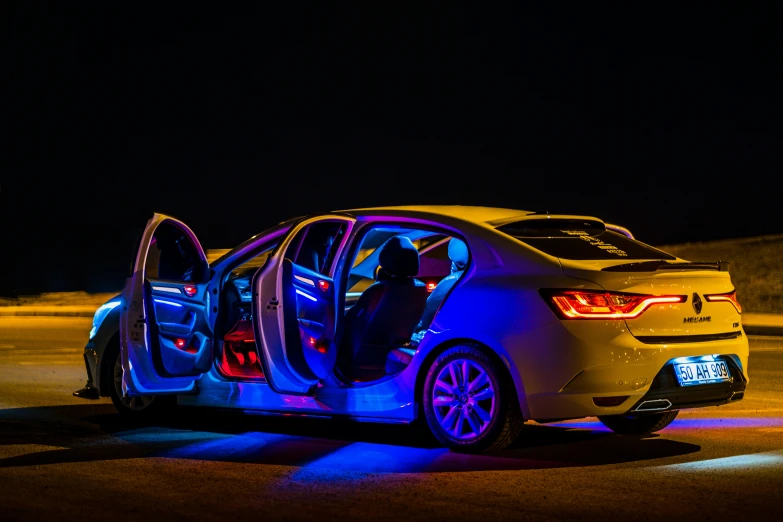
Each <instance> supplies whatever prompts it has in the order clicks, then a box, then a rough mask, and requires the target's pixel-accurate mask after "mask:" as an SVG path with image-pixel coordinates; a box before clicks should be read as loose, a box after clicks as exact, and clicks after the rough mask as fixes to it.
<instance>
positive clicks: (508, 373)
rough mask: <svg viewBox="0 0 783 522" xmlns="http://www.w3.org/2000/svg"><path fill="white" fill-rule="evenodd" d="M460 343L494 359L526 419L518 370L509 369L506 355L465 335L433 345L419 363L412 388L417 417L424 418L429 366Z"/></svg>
mask: <svg viewBox="0 0 783 522" xmlns="http://www.w3.org/2000/svg"><path fill="white" fill-rule="evenodd" d="M460 345H469V346H472V347H474V348H477V349H479V350H481V351H482V352H484V353H485V354H486V355H487V356H488V357H489V358H490V359H492V360H493V361H495V363H497V365H498V367H500V368H502V370H501V371H502V375H501V378H503V379H507V380H508V382H509V383H510V384H511V386H513V388H514V390H515V391H516V397H514V399H515V400H516V401H517V405H518V406H519V411H520V412H521V413H522V416H523V418H525V419H528V418H529V409H528V407H527V401H526V400H524V396H525V389H524V385H523V384H522V381H521V380H520V378H519V374H518V372H514V371H513V370H512V369H511V362H510V360H509V358H508V357H507V356H504V355H502V354H500V353H498V352H497V351H496V350H494V349H493V348H492V347H490V346H489V345H487V344H486V343H483V342H481V341H478V340H476V339H471V338H467V337H458V338H453V339H448V340H446V341H443V342H442V343H440V344H438V345H436V346H434V347H433V348H432V349H431V350H430V351H429V352H428V353H427V355H426V356H425V358H424V360H423V361H422V362H421V365H419V369H418V373H417V374H416V384H415V388H414V393H415V400H416V403H417V405H418V406H417V408H416V414H417V416H418V418H422V419H423V418H424V412H423V409H424V381H425V380H426V379H427V372H429V369H430V367H431V366H432V364H433V363H434V362H435V359H437V358H438V356H439V355H440V354H442V353H443V352H445V351H446V350H448V349H449V348H453V347H454V346H460ZM515 373H516V377H515V376H514V374H515Z"/></svg>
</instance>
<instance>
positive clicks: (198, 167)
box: [0, 3, 783, 297]
mask: <svg viewBox="0 0 783 522" xmlns="http://www.w3.org/2000/svg"><path fill="white" fill-rule="evenodd" d="M764 7H765V9H766V10H765V9H757V10H755V11H753V10H748V9H743V10H740V9H739V8H737V7H733V8H732V9H725V8H724V9H719V8H718V7H715V6H713V7H712V8H711V10H710V11H709V12H704V11H697V10H696V9H694V10H693V11H694V12H684V11H682V10H676V11H673V10H672V11H664V10H658V11H654V12H653V11H644V10H642V9H641V8H636V9H637V10H636V11H629V10H624V11H622V12H615V11H611V10H607V11H606V12H600V11H597V10H595V9H594V8H593V7H592V6H591V9H589V10H585V11H582V12H576V11H571V12H568V13H562V12H547V11H546V10H543V9H540V8H539V9H528V10H520V9H513V10H511V9H509V10H500V9H497V10H493V9H489V8H482V9H481V10H465V9H459V8H455V7H451V6H428V7H427V8H421V7H419V8H417V10H415V11H412V12H388V11H383V12H381V11H379V10H377V8H376V9H372V8H364V9H358V8H355V6H352V7H345V6H341V7H338V8H335V9H332V8H330V7H327V6H324V5H320V4H316V5H315V6H314V7H312V8H311V9H309V10H306V9H299V10H294V9H292V10H290V11H284V10H283V8H282V7H279V6H278V7H276V9H279V10H278V11H273V10H271V9H269V8H267V7H266V6H263V7H259V6H241V7H237V8H235V9H233V10H229V9H228V8H227V7H225V6H220V7H214V9H215V10H213V11H208V10H204V11H200V12H198V11H196V10H193V9H192V10H188V11H185V10H183V9H180V8H174V7H166V8H165V10H164V9H162V8H156V10H155V11H154V12H147V11H144V10H141V9H139V8H136V9H135V10H134V9H131V8H128V7H126V6H122V5H114V4H107V5H97V6H95V5H91V6H88V7H86V6H81V5H60V4H57V5H55V4H52V5H47V4H46V3H40V4H36V5H35V6H32V7H31V6H30V5H27V4H25V5H24V6H22V5H17V6H16V7H15V9H14V12H13V22H12V33H11V43H12V46H11V48H12V63H13V69H12V71H11V73H10V74H9V77H10V78H9V80H10V85H11V88H12V90H13V97H14V98H13V105H12V118H11V120H10V121H11V125H10V126H9V131H10V134H11V140H10V143H9V150H10V151H11V152H12V156H13V158H12V163H10V162H9V164H7V165H6V169H4V173H5V174H6V175H5V176H3V178H2V179H0V213H1V215H2V220H3V223H4V227H3V229H2V236H0V241H2V245H3V248H4V255H3V256H2V257H3V259H4V261H3V262H4V266H6V265H5V264H6V263H8V262H10V266H7V268H6V269H4V270H2V274H3V276H2V278H0V296H6V297H8V296H14V295H20V294H21V295H27V294H37V293H41V292H53V291H77V290H86V291H88V292H102V291H114V290H117V289H119V288H120V287H121V286H122V282H123V279H124V277H125V275H126V271H127V267H128V263H129V260H130V256H131V250H132V248H133V246H134V240H135V237H136V235H137V234H138V232H139V231H140V230H141V228H142V227H143V226H144V224H145V222H146V220H147V219H148V218H149V217H150V216H151V214H152V213H153V212H155V211H157V212H163V213H167V214H170V215H172V216H175V217H177V218H179V219H181V220H183V221H185V222H186V223H188V224H189V225H190V226H191V227H192V228H193V230H194V231H195V232H196V234H197V235H198V236H199V238H200V239H201V242H202V244H203V245H204V247H205V248H230V247H232V246H234V245H235V244H237V243H239V242H241V241H243V240H244V239H246V238H247V237H249V236H251V235H253V234H255V233H257V232H259V231H261V230H262V229H264V228H266V227H267V226H270V225H272V224H275V223H277V222H279V221H282V220H284V219H286V218H289V217H293V216H296V215H302V214H309V213H314V212H320V211H327V210H334V209H345V208H353V207H364V206H374V205H402V204H464V205H468V204H470V205H486V206H499V207H511V208H519V209H525V210H534V211H548V212H552V213H571V214H588V215H594V216H597V217H599V218H602V219H604V220H606V221H610V222H613V223H617V224H621V225H623V226H626V227H628V228H629V229H631V230H632V231H633V232H634V234H635V235H636V236H637V238H639V239H640V240H642V241H644V242H646V243H649V244H652V245H664V244H676V243H683V242H689V241H712V240H718V239H731V238H742V237H755V236H761V235H770V234H778V233H783V211H781V204H780V195H781V193H782V192H783V191H782V190H781V182H780V175H781V174H780V173H781V168H780V167H781V160H780V151H781V150H782V149H781V145H783V140H781V138H782V137H783V136H782V132H781V128H780V125H779V122H780V121H781V115H783V110H782V109H783V102H782V101H781V98H780V92H783V90H781V87H782V86H781V82H780V80H779V79H778V78H777V76H778V75H777V73H776V72H775V71H777V69H778V68H779V64H780V62H781V60H780V58H781V42H780V34H779V32H778V31H777V27H776V22H777V20H778V19H779V18H778V16H777V12H776V10H775V6H764ZM218 9H220V10H222V11H218Z"/></svg>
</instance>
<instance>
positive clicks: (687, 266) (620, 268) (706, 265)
mask: <svg viewBox="0 0 783 522" xmlns="http://www.w3.org/2000/svg"><path fill="white" fill-rule="evenodd" d="M658 270H680V271H686V270H717V271H718V272H728V271H729V262H728V261H715V262H704V261H686V262H679V263H672V262H670V261H664V260H656V261H639V262H636V263H624V264H622V265H614V266H607V267H606V268H602V269H601V271H602V272H656V271H658Z"/></svg>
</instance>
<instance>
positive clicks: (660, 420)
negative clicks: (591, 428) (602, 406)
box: [598, 410, 679, 435]
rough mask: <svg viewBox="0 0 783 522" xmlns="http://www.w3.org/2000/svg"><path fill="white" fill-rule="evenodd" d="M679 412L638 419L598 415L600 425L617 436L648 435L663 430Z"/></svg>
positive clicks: (649, 415)
mask: <svg viewBox="0 0 783 522" xmlns="http://www.w3.org/2000/svg"><path fill="white" fill-rule="evenodd" d="M678 413H679V410H673V411H664V412H662V413H649V414H647V415H641V416H639V417H631V416H628V415H599V416H598V420H599V421H601V423H602V424H603V425H604V426H606V427H607V428H609V429H610V430H612V431H613V432H615V433H617V434H619V435H648V434H650V433H655V432H656V431H660V430H662V429H664V428H665V427H666V426H668V425H669V424H671V423H672V421H673V420H674V419H675V418H677V414H678Z"/></svg>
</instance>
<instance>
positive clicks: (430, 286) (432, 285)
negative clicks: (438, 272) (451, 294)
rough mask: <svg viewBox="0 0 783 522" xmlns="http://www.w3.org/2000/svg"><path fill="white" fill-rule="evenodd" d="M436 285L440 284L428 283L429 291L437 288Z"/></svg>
mask: <svg viewBox="0 0 783 522" xmlns="http://www.w3.org/2000/svg"><path fill="white" fill-rule="evenodd" d="M436 286H438V285H437V284H435V283H427V291H428V292H432V291H433V290H435V287H436Z"/></svg>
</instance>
